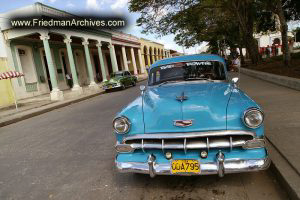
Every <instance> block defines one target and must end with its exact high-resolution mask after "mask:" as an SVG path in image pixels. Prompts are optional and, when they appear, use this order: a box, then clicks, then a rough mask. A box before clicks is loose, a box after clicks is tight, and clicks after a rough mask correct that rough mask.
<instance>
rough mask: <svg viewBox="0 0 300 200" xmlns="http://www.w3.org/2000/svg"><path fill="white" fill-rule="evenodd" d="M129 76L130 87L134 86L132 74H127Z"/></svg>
mask: <svg viewBox="0 0 300 200" xmlns="http://www.w3.org/2000/svg"><path fill="white" fill-rule="evenodd" d="M127 76H128V79H129V82H130V85H132V84H133V81H134V80H133V77H132V76H131V74H130V72H127Z"/></svg>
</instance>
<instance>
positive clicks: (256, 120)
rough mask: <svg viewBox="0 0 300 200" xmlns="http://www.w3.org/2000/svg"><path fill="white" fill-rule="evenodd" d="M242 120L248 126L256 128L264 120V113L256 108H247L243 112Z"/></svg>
mask: <svg viewBox="0 0 300 200" xmlns="http://www.w3.org/2000/svg"><path fill="white" fill-rule="evenodd" d="M243 121H244V124H245V125H246V126H247V127H249V128H258V127H259V126H260V125H261V124H262V123H263V121H264V114H263V112H262V111H261V110H259V109H258V108H249V109H248V110H246V111H245V112H244V116H243Z"/></svg>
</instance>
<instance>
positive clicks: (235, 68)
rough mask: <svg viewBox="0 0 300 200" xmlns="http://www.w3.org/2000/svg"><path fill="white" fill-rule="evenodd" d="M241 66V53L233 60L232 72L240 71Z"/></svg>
mask: <svg viewBox="0 0 300 200" xmlns="http://www.w3.org/2000/svg"><path fill="white" fill-rule="evenodd" d="M240 67H241V60H240V55H238V56H236V58H235V59H234V60H233V62H232V69H231V71H232V72H238V71H240Z"/></svg>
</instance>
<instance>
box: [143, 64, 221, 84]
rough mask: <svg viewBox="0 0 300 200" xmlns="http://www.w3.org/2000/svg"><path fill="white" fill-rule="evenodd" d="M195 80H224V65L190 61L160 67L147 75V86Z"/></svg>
mask: <svg viewBox="0 0 300 200" xmlns="http://www.w3.org/2000/svg"><path fill="white" fill-rule="evenodd" d="M195 80H208V81H215V80H226V74H225V71H224V65H223V64H222V63H221V62H218V61H192V62H184V63H175V64H168V65H161V66H159V67H155V68H153V69H151V71H150V73H149V85H158V84H163V83H168V82H174V81H175V82H177V81H195Z"/></svg>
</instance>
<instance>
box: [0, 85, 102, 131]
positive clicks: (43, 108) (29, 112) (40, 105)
mask: <svg viewBox="0 0 300 200" xmlns="http://www.w3.org/2000/svg"><path fill="white" fill-rule="evenodd" d="M102 93H104V91H103V90H102V86H101V85H99V90H97V91H93V90H90V89H89V88H88V87H84V88H83V94H82V95H79V96H74V95H73V94H72V93H71V90H66V91H64V100H63V101H51V100H50V95H49V94H45V95H40V96H35V97H32V98H26V99H21V100H19V101H18V110H16V107H15V106H14V105H12V106H9V107H4V108H0V127H2V126H6V125H9V124H12V123H15V122H18V121H21V120H24V119H28V118H30V117H33V116H36V115H40V114H43V113H45V112H49V111H51V110H54V109H57V108H61V107H64V106H67V105H70V104H72V103H76V102H79V101H83V100H85V99H88V98H92V97H94V96H97V95H100V94H102Z"/></svg>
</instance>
